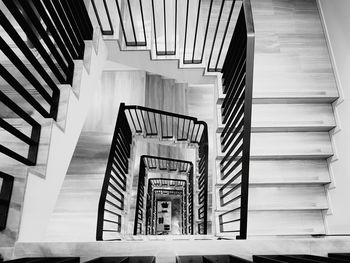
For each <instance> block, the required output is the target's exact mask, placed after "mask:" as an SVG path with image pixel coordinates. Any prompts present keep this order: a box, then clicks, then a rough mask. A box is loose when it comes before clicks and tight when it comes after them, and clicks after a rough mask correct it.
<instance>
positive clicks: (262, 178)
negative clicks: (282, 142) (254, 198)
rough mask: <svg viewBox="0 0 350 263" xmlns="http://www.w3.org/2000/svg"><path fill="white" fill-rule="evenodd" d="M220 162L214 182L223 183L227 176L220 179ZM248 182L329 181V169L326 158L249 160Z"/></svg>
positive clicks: (296, 182) (298, 182)
mask: <svg viewBox="0 0 350 263" xmlns="http://www.w3.org/2000/svg"><path fill="white" fill-rule="evenodd" d="M219 165H220V163H219V162H217V169H216V171H217V173H218V174H217V176H216V184H218V185H220V184H224V183H226V182H227V181H228V179H229V178H227V179H225V180H221V176H220V175H219V169H220V167H219ZM249 171H250V172H249V183H250V184H278V183H279V184H284V183H285V184H290V183H294V184H300V183H321V184H322V183H329V182H330V177H329V170H328V164H327V161H326V160H313V159H303V160H256V159H252V160H250V168H249Z"/></svg>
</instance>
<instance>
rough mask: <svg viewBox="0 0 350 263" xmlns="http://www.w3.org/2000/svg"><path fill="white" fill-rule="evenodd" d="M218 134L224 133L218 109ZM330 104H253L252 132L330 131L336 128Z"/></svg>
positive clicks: (219, 108) (219, 109)
mask: <svg viewBox="0 0 350 263" xmlns="http://www.w3.org/2000/svg"><path fill="white" fill-rule="evenodd" d="M217 112H218V125H219V128H218V129H217V132H218V133H220V132H222V130H223V128H224V125H223V124H222V121H221V107H218V110H217ZM335 125H336V124H335V120H334V114H333V109H332V106H331V105H330V104H253V107H252V131H253V132H254V131H329V130H331V129H332V128H334V127H335Z"/></svg>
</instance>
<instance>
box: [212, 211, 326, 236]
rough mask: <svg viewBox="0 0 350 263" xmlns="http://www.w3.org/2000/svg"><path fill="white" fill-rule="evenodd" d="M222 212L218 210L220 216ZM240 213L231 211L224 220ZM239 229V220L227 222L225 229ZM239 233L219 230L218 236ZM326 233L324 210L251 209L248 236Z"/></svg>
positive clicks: (217, 223) (217, 226)
mask: <svg viewBox="0 0 350 263" xmlns="http://www.w3.org/2000/svg"><path fill="white" fill-rule="evenodd" d="M220 214H222V213H221V212H216V213H215V215H216V217H217V218H218V217H219V215H220ZM237 216H238V214H235V213H231V214H227V215H226V216H224V221H229V220H232V219H236V218H238V217H237ZM218 221H219V220H216V229H217V230H219V229H220V227H219V222H218ZM237 229H239V221H238V222H234V223H230V224H225V225H224V229H223V230H224V231H234V230H237ZM236 234H237V233H232V232H226V233H225V232H219V231H217V236H235V235H236ZM317 234H325V227H324V224H323V215H322V211H319V210H312V211H310V210H306V211H305V210H300V211H299V210H297V211H290V210H285V211H249V212H248V236H252V237H253V236H261V235H263V236H265V235H266V236H275V235H276V236H284V235H292V236H296V235H302V236H305V235H317Z"/></svg>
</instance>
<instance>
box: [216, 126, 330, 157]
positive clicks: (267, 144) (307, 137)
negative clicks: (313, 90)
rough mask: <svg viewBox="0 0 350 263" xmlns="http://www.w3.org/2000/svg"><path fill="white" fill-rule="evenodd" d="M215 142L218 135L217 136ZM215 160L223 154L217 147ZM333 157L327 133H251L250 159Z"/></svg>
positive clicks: (218, 137) (218, 139)
mask: <svg viewBox="0 0 350 263" xmlns="http://www.w3.org/2000/svg"><path fill="white" fill-rule="evenodd" d="M217 142H220V135H219V134H217ZM217 149H218V151H217V160H221V159H222V158H223V156H224V155H225V153H222V152H221V150H220V145H219V146H218V147H217ZM332 155H333V150H332V145H331V141H330V137H329V134H328V132H275V133H263V132H262V133H252V134H251V150H250V156H251V158H252V159H269V158H276V159H285V158H293V159H300V158H310V159H311V158H322V159H325V158H328V157H331V156H332Z"/></svg>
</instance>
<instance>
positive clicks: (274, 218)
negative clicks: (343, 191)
mask: <svg viewBox="0 0 350 263" xmlns="http://www.w3.org/2000/svg"><path fill="white" fill-rule="evenodd" d="M280 4H281V6H279V8H286V10H287V9H288V10H289V11H288V13H289V14H295V13H297V12H301V11H302V10H306V9H307V10H308V11H309V12H310V13H312V14H313V16H309V17H308V18H305V19H303V20H302V21H297V20H296V18H292V17H290V16H287V15H285V16H284V15H281V16H277V15H273V14H277V11H275V10H276V6H275V4H274V3H271V2H268V1H252V8H253V14H254V20H255V26H256V28H255V32H256V47H255V65H254V88H253V105H252V128H251V129H252V134H251V150H250V155H251V159H250V160H251V161H250V181H249V214H248V235H249V236H250V237H253V236H261V235H263V236H276V235H277V236H284V235H292V236H295V235H304V236H305V235H322V234H326V233H327V230H326V226H325V224H324V214H325V213H327V209H328V208H329V203H328V199H327V184H329V183H330V171H329V169H328V160H329V159H330V158H331V157H332V156H333V149H332V143H331V137H330V134H329V131H330V130H331V129H333V128H334V127H335V126H336V122H335V118H334V114H333V108H332V102H333V101H334V100H335V99H336V98H337V96H338V92H337V88H336V85H335V80H334V76H333V73H332V65H331V62H330V59H329V55H328V49H327V45H326V42H325V38H324V35H323V31H322V26H321V23H320V18H319V16H318V10H317V7H316V4H315V3H313V2H311V1H309V2H307V3H306V2H305V3H304V4H305V5H304V6H301V5H298V1H296V2H293V3H292V2H290V3H283V4H282V3H280ZM264 10H269V12H271V13H269V14H267V13H265V11H264ZM299 22H300V23H299ZM268 23H270V24H271V23H273V24H274V25H275V26H274V27H268V26H267V24H268ZM284 23H288V24H289V25H290V26H288V27H284V26H283V24H284ZM311 24H312V26H311ZM309 25H310V26H309ZM305 28H310V31H307V32H306V31H305V30H304V29H305ZM311 28H312V32H311ZM267 35H269V36H270V35H271V36H272V35H273V36H275V37H273V38H269V41H266V36H267ZM316 41H317V48H310V44H311V43H313V45H316ZM267 60H269V61H270V62H269V64H268V65H267V64H266V61H267ZM321 60H322V64H320V63H318V62H317V61H321ZM321 79H322V81H320V80H321ZM217 94H218V95H217V123H218V126H217V130H216V133H217V143H218V147H217V158H216V159H217V162H218V161H219V160H221V159H222V158H223V156H224V154H225V152H222V151H221V147H220V145H219V143H220V134H221V132H222V131H223V125H222V120H221V105H222V103H223V98H224V94H223V93H222V88H219V89H218V92H217ZM219 178H220V176H217V179H216V189H217V191H218V189H219V188H220V187H221V186H222V185H223V184H224V183H225V181H222V180H221V179H219ZM216 196H217V197H218V196H219V194H218V193H217V194H216ZM226 198H228V199H229V198H232V195H231V196H228V197H226ZM217 204H218V205H217V208H216V213H217V214H220V213H222V212H225V211H226V210H227V209H230V205H228V206H226V207H221V206H220V205H219V204H220V202H219V200H217ZM232 217H234V215H232ZM228 220H229V218H228ZM217 227H218V226H217ZM218 234H219V235H223V236H225V234H220V233H218ZM226 235H227V234H226Z"/></svg>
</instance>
